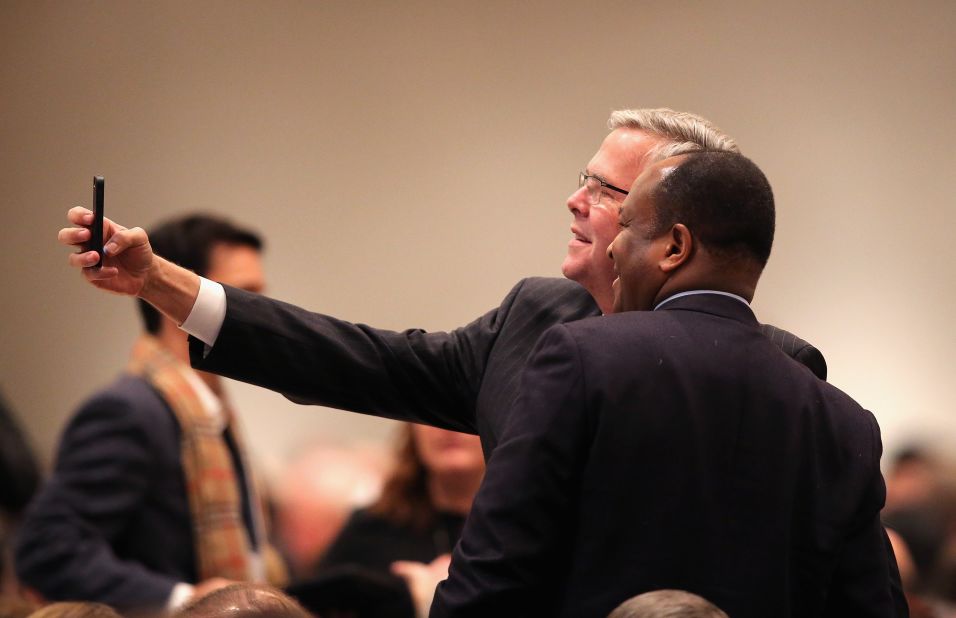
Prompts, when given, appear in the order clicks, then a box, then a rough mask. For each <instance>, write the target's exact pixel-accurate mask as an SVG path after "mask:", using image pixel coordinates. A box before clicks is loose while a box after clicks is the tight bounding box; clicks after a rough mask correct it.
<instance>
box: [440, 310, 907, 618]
mask: <svg viewBox="0 0 956 618" xmlns="http://www.w3.org/2000/svg"><path fill="white" fill-rule="evenodd" d="M880 454H881V444H880V436H879V428H878V426H877V423H876V420H875V419H874V418H873V416H872V415H871V414H870V413H869V412H867V411H865V410H863V409H862V408H860V406H858V405H857V404H856V403H855V402H853V401H852V400H851V399H850V398H849V397H847V396H846V395H845V394H843V393H842V392H840V391H839V390H837V389H836V388H834V387H833V386H831V385H829V384H827V383H826V382H823V381H821V380H818V379H817V378H816V377H815V376H814V375H813V374H812V373H811V372H810V371H808V370H807V368H806V367H804V366H802V365H800V364H798V363H795V362H793V360H792V359H790V358H788V357H787V356H786V355H785V354H783V353H781V350H780V348H779V347H778V346H776V345H774V344H773V343H771V342H770V341H769V340H768V339H767V337H765V336H763V335H762V334H761V332H760V329H759V325H758V324H757V321H756V319H755V318H754V317H753V314H752V313H751V311H750V309H749V308H748V307H746V306H745V305H744V304H743V303H741V302H739V301H737V300H734V299H731V298H727V297H723V296H717V295H712V294H711V295H698V296H690V297H684V298H680V299H676V300H673V301H671V302H669V303H667V304H665V305H664V306H663V307H662V308H661V310H659V311H655V312H630V313H624V314H620V315H614V316H608V317H605V318H601V319H598V320H593V319H592V320H584V321H581V322H577V323H575V324H567V325H563V326H556V327H554V328H552V329H551V330H549V331H548V332H547V333H546V334H545V335H544V336H543V337H542V339H541V342H540V343H539V345H538V347H537V349H536V352H535V354H534V355H533V357H532V359H531V360H530V362H529V365H528V368H527V369H526V370H525V372H524V378H523V384H522V389H521V395H520V397H519V399H518V400H517V402H516V403H515V408H514V413H513V414H511V415H510V416H509V420H508V426H507V427H506V429H505V430H504V431H503V432H502V435H501V442H500V444H499V445H498V448H497V449H496V450H495V453H494V455H493V457H492V458H491V460H490V461H489V463H488V468H487V472H486V476H485V480H484V483H483V484H482V487H481V489H480V490H479V492H478V495H477V497H476V499H475V503H474V505H473V507H472V511H471V513H470V514H469V517H468V521H467V523H466V525H465V530H464V533H463V536H462V539H461V542H460V543H459V545H458V547H457V548H456V549H455V553H454V558H453V562H452V567H451V573H450V577H449V579H448V580H447V581H446V582H444V583H443V584H442V585H440V586H439V589H438V592H437V595H436V600H435V603H434V605H433V607H432V616H495V615H501V616H577V617H580V616H602V617H603V616H606V615H607V614H608V612H610V611H611V610H612V609H613V608H614V607H615V606H617V605H618V604H620V603H621V602H623V601H624V600H626V599H628V598H630V597H631V596H633V595H636V594H639V593H641V592H645V591H649V590H655V589H661V588H677V589H683V590H689V591H691V592H695V593H697V594H700V595H702V596H704V597H705V598H708V599H710V600H711V601H712V602H714V603H716V604H717V605H718V606H720V607H721V608H723V609H724V610H725V611H726V612H727V613H728V614H729V615H730V616H732V617H733V618H748V617H753V618H758V617H759V618H767V617H773V618H784V617H789V616H807V617H810V616H813V617H818V616H834V617H836V616H840V617H847V616H854V617H866V616H898V615H905V603H904V602H903V601H902V597H901V596H900V594H899V588H898V574H897V571H896V563H895V560H894V559H893V557H892V552H891V550H889V549H888V544H887V543H886V539H885V535H884V533H883V530H882V527H881V525H880V521H879V511H880V508H881V507H882V505H883V500H884V485H883V478H882V476H881V474H880V468H879V460H880Z"/></svg>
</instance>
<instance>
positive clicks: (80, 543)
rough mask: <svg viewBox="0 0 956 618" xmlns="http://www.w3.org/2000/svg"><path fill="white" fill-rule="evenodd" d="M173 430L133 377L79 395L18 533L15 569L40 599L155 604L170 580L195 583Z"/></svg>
mask: <svg viewBox="0 0 956 618" xmlns="http://www.w3.org/2000/svg"><path fill="white" fill-rule="evenodd" d="M180 433H181V432H180V428H179V424H178V422H177V421H176V417H175V416H174V414H173V411H172V410H171V409H170V408H169V406H168V405H167V404H166V402H165V401H164V400H163V399H162V398H161V397H160V395H159V393H158V392H157V391H156V390H155V389H153V388H152V387H151V386H150V385H149V384H148V383H147V382H146V381H144V380H143V379H141V378H138V377H133V376H129V375H125V376H122V377H120V378H119V379H118V380H117V381H116V382H114V383H113V384H112V385H110V386H109V387H108V388H106V389H104V390H103V391H101V392H99V393H97V394H96V395H94V396H93V397H92V398H91V399H90V400H89V401H87V402H86V403H84V404H83V405H82V406H81V407H80V409H79V410H78V411H77V413H76V414H75V415H74V416H73V418H72V419H71V420H70V422H69V424H68V425H67V427H66V429H65V431H64V433H63V436H62V438H61V440H60V445H59V449H58V453H57V460H56V467H55V469H54V472H53V475H52V476H51V478H50V480H49V481H48V482H47V483H46V485H45V486H44V487H43V489H42V490H41V491H40V493H39V495H38V496H37V497H36V499H35V500H34V501H33V503H32V504H31V505H30V507H29V509H28V511H27V514H26V517H25V519H24V521H23V525H22V527H21V529H20V531H19V534H18V535H17V547H16V567H17V573H18V575H19V577H20V579H21V580H22V581H23V582H24V583H25V584H26V585H28V586H30V587H31V588H34V589H36V590H37V591H38V592H39V593H40V594H41V595H43V596H44V597H45V598H47V599H49V600H67V599H69V600H89V601H99V602H102V603H106V604H108V605H111V606H113V607H117V608H120V609H126V608H151V607H162V606H163V605H164V604H165V603H166V602H167V600H168V598H169V595H170V593H171V592H172V588H173V586H174V585H175V584H176V583H178V582H186V583H195V581H196V576H197V574H196V565H195V562H196V558H195V552H194V549H193V532H192V525H191V517H190V513H189V503H188V498H187V494H186V485H185V479H184V476H183V471H182V464H181V453H180ZM237 472H238V474H239V477H240V478H239V482H240V483H243V482H244V481H243V480H242V479H243V471H242V469H241V467H237ZM246 521H247V522H248V518H247V519H246ZM248 525H249V524H248V523H247V527H248Z"/></svg>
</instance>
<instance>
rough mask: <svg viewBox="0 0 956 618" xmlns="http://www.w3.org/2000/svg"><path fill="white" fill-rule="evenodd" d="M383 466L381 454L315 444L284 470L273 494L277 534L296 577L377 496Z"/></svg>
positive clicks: (353, 448) (354, 448) (365, 450)
mask: <svg viewBox="0 0 956 618" xmlns="http://www.w3.org/2000/svg"><path fill="white" fill-rule="evenodd" d="M387 467H388V465H387V457H385V456H384V455H383V454H382V453H381V452H380V451H376V450H372V449H369V448H361V447H342V446H332V445H319V446H314V447H312V448H310V449H309V450H307V451H306V452H305V453H304V454H303V455H301V456H299V457H297V458H296V459H294V460H293V461H292V462H291V464H290V465H289V466H288V467H287V468H286V469H285V470H284V471H283V473H282V474H281V476H280V477H279V482H278V483H277V485H276V487H275V491H274V493H273V497H274V503H275V515H276V526H275V531H276V535H277V537H278V539H277V540H278V541H279V545H280V547H281V548H282V550H283V553H284V554H285V556H286V558H288V560H289V562H290V566H291V567H292V570H293V573H294V574H295V575H297V576H298V577H302V576H304V575H308V574H310V570H311V569H312V567H314V565H315V564H316V563H317V562H318V561H319V559H320V558H321V556H322V554H323V553H324V552H325V550H326V549H327V548H328V546H329V545H330V544H331V543H332V541H333V540H334V539H335V537H336V536H337V535H338V533H339V531H340V530H341V529H342V526H343V525H345V522H346V520H347V519H348V517H349V515H350V514H351V513H352V511H353V510H355V509H356V508H360V507H364V506H367V505H369V504H370V503H371V502H372V501H373V500H375V499H376V498H377V497H378V496H379V493H380V492H381V489H382V480H383V478H384V477H385V471H386V469H387Z"/></svg>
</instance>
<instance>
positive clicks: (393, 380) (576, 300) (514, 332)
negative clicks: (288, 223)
mask: <svg viewBox="0 0 956 618" xmlns="http://www.w3.org/2000/svg"><path fill="white" fill-rule="evenodd" d="M225 289H226V298H227V305H226V318H225V321H224V322H223V325H222V329H221V330H220V331H219V337H218V338H217V339H216V344H215V345H214V346H213V347H212V349H211V351H210V352H209V354H208V355H207V356H205V357H204V356H203V355H204V352H205V350H204V348H205V346H204V344H203V343H202V342H201V341H199V340H198V339H194V338H191V341H190V357H191V361H192V365H193V367H194V368H196V369H201V370H203V371H209V372H212V373H217V374H219V375H222V376H226V377H229V378H234V379H236V380H241V381H243V382H249V383H251V384H256V385H258V386H263V387H265V388H268V389H271V390H274V391H278V392H280V393H282V394H283V395H285V396H287V397H289V398H290V399H292V400H293V401H296V402H298V403H308V404H318V405H325V406H330V407H333V408H341V409H346V410H352V411H355V412H362V413H365V414H373V415H375V416H383V417H386V418H393V419H398V420H404V421H411V422H415V423H424V424H427V425H434V426H437V427H443V428H445V429H452V430H455V431H463V432H466V433H477V434H478V435H480V436H481V446H482V449H483V450H484V453H485V459H488V458H489V457H490V455H491V452H492V451H493V450H494V449H495V446H496V445H497V444H498V439H499V434H500V432H501V428H502V426H503V424H504V420H505V418H506V417H507V414H508V410H509V408H510V406H511V403H512V402H513V401H514V399H515V397H516V396H517V393H518V386H519V381H520V377H521V372H522V369H523V368H524V365H525V363H526V362H527V359H528V356H529V354H530V353H531V350H532V349H533V347H534V344H535V342H536V341H537V340H538V337H540V336H541V334H542V333H543V332H544V331H545V330H547V329H548V328H549V327H551V326H553V325H555V324H562V323H565V322H571V321H574V320H579V319H582V318H586V317H592V316H597V315H600V310H599V309H598V307H597V305H596V304H595V303H594V300H593V299H592V298H591V295H590V294H588V292H587V291H586V290H585V289H584V288H582V287H581V286H580V285H578V284H577V283H574V282H573V281H569V280H567V279H557V278H539V277H535V278H529V279H524V280H522V281H520V282H519V283H518V284H517V285H516V286H515V287H514V288H513V289H512V290H511V292H510V293H509V294H508V296H507V297H506V298H505V299H504V301H503V302H502V303H501V305H500V306H499V307H498V308H497V309H494V310H492V311H489V312H488V313H486V314H485V315H483V316H481V317H480V318H478V319H477V320H475V321H474V322H472V323H471V324H468V325H467V326H464V327H462V328H459V329H457V330H454V331H451V332H447V333H445V332H435V333H426V332H424V331H421V330H407V331H404V332H393V331H385V330H379V329H375V328H371V327H369V326H364V325H357V324H352V323H350V322H345V321H342V320H338V319H336V318H332V317H329V316H325V315H322V314H318V313H311V312H308V311H305V310H303V309H300V308H298V307H295V306H293V305H289V304H286V303H282V302H279V301H275V300H272V299H269V298H265V297H262V296H257V295H253V294H248V293H245V292H243V291H241V290H236V289H233V288H229V287H226V288H225ZM770 328H773V327H770ZM775 330H776V332H777V333H780V334H783V335H786V336H785V337H782V336H781V341H783V342H784V343H786V344H787V347H788V352H790V353H791V354H792V355H793V356H794V357H795V358H797V359H798V360H800V361H801V362H803V363H806V364H808V365H809V366H811V367H812V368H813V369H814V371H816V372H817V373H818V375H820V377H821V378H823V379H825V378H826V363H825V361H824V360H823V356H822V355H821V354H820V352H819V351H818V350H817V349H816V348H814V347H813V346H811V345H810V344H808V343H806V342H805V341H803V340H801V339H799V338H796V337H795V336H793V335H791V334H790V333H787V332H786V331H781V330H779V329H775Z"/></svg>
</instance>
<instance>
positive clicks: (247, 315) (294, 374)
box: [190, 282, 523, 433]
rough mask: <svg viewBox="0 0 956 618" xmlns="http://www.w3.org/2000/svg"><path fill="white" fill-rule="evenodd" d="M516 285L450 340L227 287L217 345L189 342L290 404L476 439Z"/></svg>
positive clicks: (197, 363)
mask: <svg viewBox="0 0 956 618" xmlns="http://www.w3.org/2000/svg"><path fill="white" fill-rule="evenodd" d="M522 285H523V282H522V283H519V284H518V285H517V286H515V288H514V289H513V290H512V291H511V293H510V294H509V295H508V297H507V298H506V299H505V301H504V302H503V303H502V305H501V306H500V307H498V308H497V309H495V310H492V311H489V312H488V313H486V314H485V315H483V316H482V317H480V318H478V319H477V320H475V321H474V322H472V323H471V324H469V325H467V326H465V327H462V328H459V329H457V330H455V331H452V332H447V333H446V332H436V333H426V332H424V331H422V330H406V331H404V332H394V331H387V330H381V329H377V328H372V327H370V326H365V325H362V324H352V323H350V322H346V321H344V320H339V319H336V318H333V317H330V316H327V315H323V314H320V313H312V312H309V311H306V310H303V309H300V308H298V307H295V306H293V305H290V304H287V303H283V302H280V301H276V300H272V299H269V298H266V297H264V296H259V295H256V294H250V293H248V292H244V291H242V290H237V289H235V288H230V287H228V286H224V288H225V291H226V303H227V309H226V318H225V320H224V322H223V325H222V329H221V330H220V331H219V337H218V338H217V339H216V345H215V346H213V347H212V349H211V350H210V351H209V353H208V354H207V355H205V356H204V344H203V343H202V342H201V341H199V340H198V339H195V338H191V340H190V356H191V361H192V365H193V367H195V368H196V369H201V370H203V371H210V372H213V373H217V374H219V375H222V376H226V377H229V378H233V379H236V380H240V381H243V382H248V383H250V384H255V385H257V386H262V387H265V388H268V389H271V390H274V391H277V392H279V393H281V394H283V395H285V396H286V397H288V398H289V399H291V400H293V401H295V402H297V403H307V404H315V405H323V406H329V407H333V408H340V409H345V410H352V411H355V412H362V413H365V414H372V415H375V416H383V417H386V418H393V419H398V420H405V421H412V422H417V423H426V424H429V425H435V426H438V427H444V428H447V429H453V430H456V431H463V432H467V433H477V426H476V419H475V402H476V398H477V394H478V390H479V387H480V385H481V380H482V377H483V376H484V369H485V363H486V361H487V358H488V354H489V351H490V350H491V347H492V346H493V345H494V342H495V339H496V337H497V335H498V332H499V330H500V327H501V323H502V322H503V320H504V318H505V316H506V315H507V312H508V311H509V310H510V308H511V305H512V303H513V302H514V299H515V297H516V296H517V294H518V292H519V290H520V288H521V287H522Z"/></svg>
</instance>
